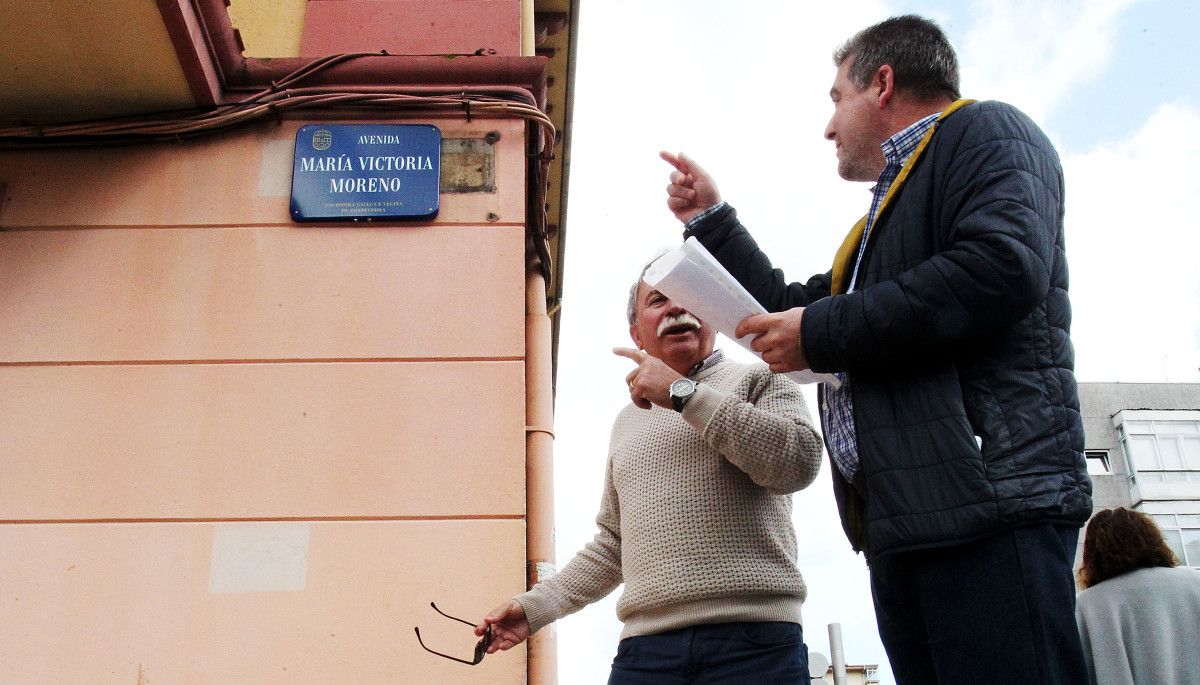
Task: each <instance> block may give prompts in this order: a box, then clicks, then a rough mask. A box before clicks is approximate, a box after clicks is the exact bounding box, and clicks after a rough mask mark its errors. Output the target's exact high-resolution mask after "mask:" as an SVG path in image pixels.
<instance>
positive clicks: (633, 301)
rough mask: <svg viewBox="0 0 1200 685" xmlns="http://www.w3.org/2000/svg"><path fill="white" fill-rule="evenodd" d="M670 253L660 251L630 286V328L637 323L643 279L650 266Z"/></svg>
mask: <svg viewBox="0 0 1200 685" xmlns="http://www.w3.org/2000/svg"><path fill="white" fill-rule="evenodd" d="M669 251H670V250H669V249H668V248H664V249H662V250H659V251H658V252H657V253H656V254H655V255H654V256H653V257H651V258H650V261H648V262H646V263H645V264H644V265H643V266H642V270H641V272H640V273H638V277H637V280H636V281H634V282H633V285H631V286H629V301H628V302H626V303H625V318H626V319H627V320H628V321H629V325H630V326H632V325H634V324H635V323H637V294H638V286H640V285H641V284H642V279H643V278H645V277H646V272H647V271H649V270H650V265H651V264H653V263H654V262H656V261H658V258H659V257H661V256H663V255H665V254H666V253H667V252H669Z"/></svg>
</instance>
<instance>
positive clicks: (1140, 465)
mask: <svg viewBox="0 0 1200 685" xmlns="http://www.w3.org/2000/svg"><path fill="white" fill-rule="evenodd" d="M1121 431H1122V433H1123V434H1124V439H1125V452H1126V454H1128V455H1129V459H1130V462H1131V463H1130V466H1132V467H1133V470H1134V471H1136V473H1137V475H1136V478H1137V479H1138V480H1141V481H1143V482H1150V483H1183V482H1197V483H1200V420H1186V421H1180V420H1165V421H1160V420H1153V421H1142V420H1138V421H1125V422H1124V423H1122V424H1121Z"/></svg>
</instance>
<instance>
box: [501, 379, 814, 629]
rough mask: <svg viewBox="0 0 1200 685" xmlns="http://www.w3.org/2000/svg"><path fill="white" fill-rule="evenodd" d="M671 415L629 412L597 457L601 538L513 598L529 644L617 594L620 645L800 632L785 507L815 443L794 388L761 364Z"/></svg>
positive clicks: (809, 473)
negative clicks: (692, 635) (684, 635)
mask: <svg viewBox="0 0 1200 685" xmlns="http://www.w3.org/2000/svg"><path fill="white" fill-rule="evenodd" d="M693 378H694V379H695V380H696V381H698V382H699V386H698V387H697V393H696V395H694V396H693V397H692V399H691V401H690V402H688V404H687V406H686V407H684V411H683V413H682V414H679V413H677V412H674V411H672V410H670V409H663V408H661V407H657V406H656V407H654V408H653V409H650V410H645V409H639V408H638V407H635V406H634V405H632V404H630V405H629V406H627V407H625V408H624V409H623V410H622V411H621V413H620V414H619V415H618V416H617V420H616V423H615V424H614V425H613V430H612V438H611V441H610V445H609V455H608V469H607V473H606V475H605V487H604V497H603V499H602V501H601V503H600V513H599V515H598V516H597V517H596V524H597V525H598V526H599V529H600V530H599V532H598V533H597V534H596V537H595V538H594V539H593V540H592V541H591V542H589V543H588V544H587V545H585V546H584V548H583V549H582V550H580V551H579V553H578V554H576V555H575V558H573V559H572V560H571V561H570V562H569V563H568V564H567V565H566V566H565V567H564V568H563V569H562V571H561V572H559V573H558V574H556V575H554V576H553V577H551V578H549V579H547V580H544V581H542V582H540V583H538V584H537V586H535V587H534V588H533V589H532V590H530V591H529V592H527V593H525V594H522V595H519V596H518V597H516V598H515V599H516V600H517V602H519V603H520V604H521V606H522V608H524V610H525V615H526V617H527V618H528V619H529V625H530V628H531V630H532V631H537V630H539V629H540V628H542V627H543V626H545V625H547V624H549V623H551V622H552V621H555V620H557V619H559V618H562V617H563V616H566V615H568V614H571V613H573V612H575V611H578V610H579V609H581V608H583V607H584V606H586V605H587V604H590V603H592V602H595V601H596V600H598V599H601V598H602V597H604V596H605V595H607V594H608V593H610V592H612V591H613V589H615V588H616V587H617V585H619V584H620V583H622V582H624V583H625V591H624V593H623V594H622V595H621V598H620V600H619V601H618V602H617V617H618V618H620V619H621V621H623V622H624V624H625V627H624V630H623V631H622V633H621V637H622V638H625V637H631V636H634V635H649V634H653V633H660V632H663V631H667V630H673V629H675V628H682V627H685V626H691V625H697V624H702V623H722V622H727V621H790V622H794V623H800V606H801V604H802V603H803V602H804V598H805V594H806V590H805V587H804V580H803V579H802V578H801V577H800V571H799V569H797V568H796V532H795V530H794V528H793V526H792V520H791V514H792V499H791V494H790V493H792V492H795V491H797V490H800V489H801V488H804V487H806V486H807V485H808V484H809V483H811V482H812V481H813V479H814V478H816V475H817V471H818V470H819V469H820V465H821V437H820V435H819V434H818V433H817V431H816V430H815V429H814V428H813V426H812V422H811V420H810V419H809V415H808V410H807V408H806V407H805V403H804V398H803V396H802V395H801V394H800V388H799V386H797V385H796V384H795V383H793V382H792V381H790V380H788V379H787V378H785V377H784V376H778V375H775V374H772V373H771V372H770V371H769V370H768V369H767V367H766V366H765V365H763V364H756V365H752V366H751V365H744V364H736V363H733V362H722V363H720V364H717V365H716V366H714V367H712V368H710V369H706V370H704V371H701V372H700V373H698V374H696V375H695V376H694V377H693Z"/></svg>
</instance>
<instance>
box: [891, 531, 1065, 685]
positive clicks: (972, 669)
mask: <svg viewBox="0 0 1200 685" xmlns="http://www.w3.org/2000/svg"><path fill="white" fill-rule="evenodd" d="M1078 538H1079V529H1078V528H1077V527H1074V526H1058V525H1049V524H1046V525H1038V526H1030V527H1028V528H1018V529H1016V530H1009V531H1005V532H1002V533H997V534H996V535H993V536H991V537H988V538H985V539H983V540H979V541H977V542H972V543H969V544H965V545H959V546H955V547H946V548H939V549H927V550H916V551H912V552H900V553H896V554H890V555H887V556H884V557H882V558H880V559H872V560H871V591H872V593H873V595H874V598H875V618H876V620H877V621H878V623H879V637H880V638H881V639H882V640H883V646H884V648H885V649H887V653H888V661H889V662H891V665H892V672H893V673H894V674H895V676H896V682H897V683H899V685H908V684H910V683H911V684H913V685H937V683H972V684H973V685H1008V684H1009V683H1011V684H1013V685H1037V684H1038V683H1042V684H1043V685H1075V683H1087V674H1086V672H1085V671H1084V665H1083V646H1082V644H1081V642H1080V639H1079V632H1078V628H1076V626H1075V584H1074V581H1073V578H1072V575H1071V565H1072V562H1073V560H1074V558H1075V543H1076V541H1077V540H1078Z"/></svg>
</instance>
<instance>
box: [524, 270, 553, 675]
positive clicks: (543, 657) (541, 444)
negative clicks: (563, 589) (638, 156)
mask: <svg viewBox="0 0 1200 685" xmlns="http://www.w3.org/2000/svg"><path fill="white" fill-rule="evenodd" d="M550 347H551V328H550V317H549V315H548V314H547V313H546V282H545V280H544V278H543V276H542V273H541V271H540V269H539V268H538V267H537V266H536V265H535V266H533V267H532V268H531V269H530V270H529V273H528V274H527V275H526V278H525V483H526V485H525V511H526V515H525V521H526V523H525V546H526V555H525V558H526V560H527V563H528V567H527V573H528V584H529V587H533V586H534V585H536V584H537V582H538V581H539V580H541V579H542V578H545V577H547V576H548V575H551V574H553V572H554V463H553V457H554V432H553V425H554V382H553V378H554V376H553V368H552V366H551V356H550ZM555 652H556V648H555V639H554V626H553V625H550V626H546V627H545V628H543V629H541V630H539V631H538V632H537V633H536V634H534V635H533V637H531V638H530V639H529V652H528V653H529V661H528V672H529V681H528V682H529V685H554V683H556V682H557V679H558V676H557V672H558V660H557V655H556V653H555Z"/></svg>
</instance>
